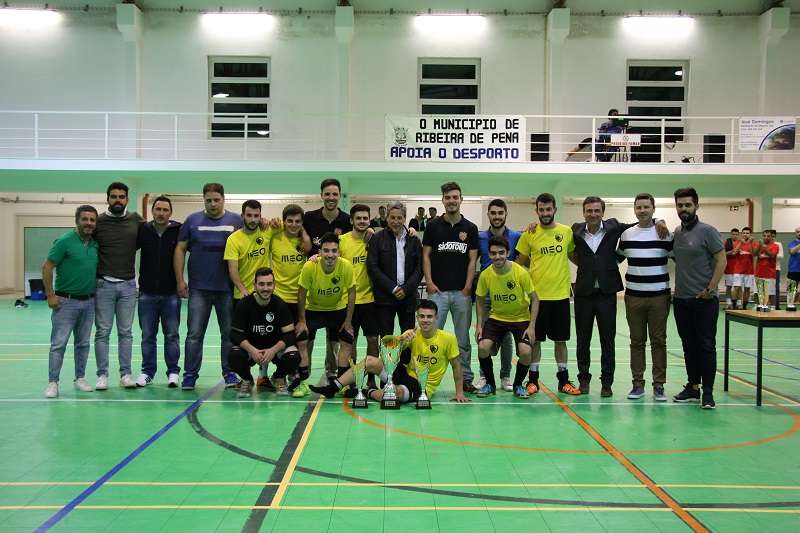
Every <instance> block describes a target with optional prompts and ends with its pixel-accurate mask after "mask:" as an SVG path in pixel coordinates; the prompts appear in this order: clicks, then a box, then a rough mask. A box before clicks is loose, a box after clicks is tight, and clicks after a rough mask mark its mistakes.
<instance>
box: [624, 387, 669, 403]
mask: <svg viewBox="0 0 800 533" xmlns="http://www.w3.org/2000/svg"><path fill="white" fill-rule="evenodd" d="M661 394H664V389H663V388H662V389H661ZM643 397H644V387H641V386H635V387H633V388H632V389H631V391H630V392H629V393H628V399H629V400H638V399H639V398H643Z"/></svg>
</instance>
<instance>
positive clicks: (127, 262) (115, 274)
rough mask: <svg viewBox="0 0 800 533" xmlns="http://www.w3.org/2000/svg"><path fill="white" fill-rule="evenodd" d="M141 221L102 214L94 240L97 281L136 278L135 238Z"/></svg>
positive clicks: (133, 215) (131, 216)
mask: <svg viewBox="0 0 800 533" xmlns="http://www.w3.org/2000/svg"><path fill="white" fill-rule="evenodd" d="M142 221H143V219H142V217H140V216H139V214H138V213H126V214H125V215H123V216H121V217H115V216H111V215H109V214H108V213H103V214H101V215H100V216H99V217H97V226H96V227H95V230H94V239H95V240H96V241H97V244H99V245H100V253H99V254H98V255H99V263H98V265H97V277H98V278H102V277H106V276H107V277H112V278H118V279H124V280H129V279H133V278H134V277H136V267H135V263H136V235H137V234H138V232H139V223H140V222H142Z"/></svg>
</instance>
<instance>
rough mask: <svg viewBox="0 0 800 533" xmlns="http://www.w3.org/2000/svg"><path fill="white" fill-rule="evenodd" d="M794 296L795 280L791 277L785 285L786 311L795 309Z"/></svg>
mask: <svg viewBox="0 0 800 533" xmlns="http://www.w3.org/2000/svg"><path fill="white" fill-rule="evenodd" d="M796 297H797V282H796V281H795V280H793V279H790V280H789V284H788V285H787V286H786V310H787V311H797V305H795V303H794V300H795V298H796Z"/></svg>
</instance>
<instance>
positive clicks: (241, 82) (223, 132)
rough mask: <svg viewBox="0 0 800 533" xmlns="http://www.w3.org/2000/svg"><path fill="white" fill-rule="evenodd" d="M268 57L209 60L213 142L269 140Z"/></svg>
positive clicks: (209, 99)
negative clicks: (251, 139)
mask: <svg viewBox="0 0 800 533" xmlns="http://www.w3.org/2000/svg"><path fill="white" fill-rule="evenodd" d="M270 74H271V73H270V62H269V58H268V57H225V56H222V57H209V58H208V107H209V112H210V113H212V118H211V121H210V124H209V131H210V137H211V138H230V137H238V138H243V137H244V136H245V132H247V133H246V135H247V137H248V138H256V139H266V138H268V137H269V135H270V130H269V117H268V116H267V113H269V110H270V101H269V89H270Z"/></svg>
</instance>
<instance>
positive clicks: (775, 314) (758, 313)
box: [724, 279, 800, 406]
mask: <svg viewBox="0 0 800 533" xmlns="http://www.w3.org/2000/svg"><path fill="white" fill-rule="evenodd" d="M761 282H765V280H762V279H757V280H756V290H757V294H758V305H757V306H756V308H755V309H728V310H726V311H725V364H724V376H725V387H724V388H725V390H726V391H727V390H728V362H729V350H730V346H729V344H730V324H731V322H737V323H739V324H746V325H748V326H754V327H755V328H756V329H757V330H758V333H757V336H756V405H758V406H760V405H761V381H762V379H761V378H762V375H761V374H762V372H761V367H762V359H763V343H764V329H766V328H800V313H798V312H797V306H796V305H795V304H794V303H793V302H794V299H795V295H796V294H797V282H793V281H792V282H790V283H789V287H788V290H787V291H786V302H787V305H786V310H785V311H778V310H775V309H772V308H771V307H770V306H769V291H768V286H767V284H766V283H761Z"/></svg>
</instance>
